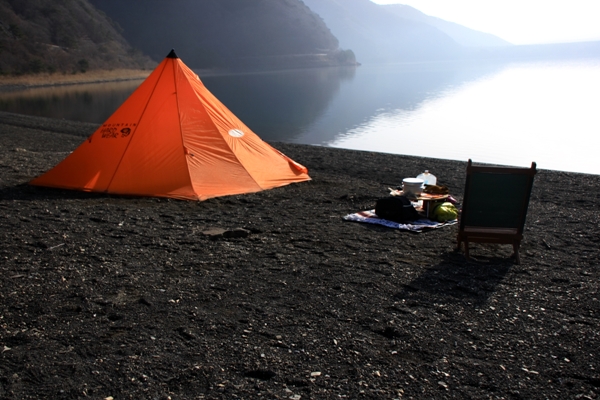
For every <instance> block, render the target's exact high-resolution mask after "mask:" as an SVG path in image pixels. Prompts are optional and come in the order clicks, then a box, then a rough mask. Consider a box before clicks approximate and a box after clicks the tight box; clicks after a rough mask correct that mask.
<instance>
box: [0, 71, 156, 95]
mask: <svg viewBox="0 0 600 400" xmlns="http://www.w3.org/2000/svg"><path fill="white" fill-rule="evenodd" d="M151 72H152V70H149V69H147V70H145V69H113V70H94V71H87V72H78V73H76V74H65V73H54V74H48V73H44V74H36V75H21V76H0V91H2V90H16V89H25V88H33V87H44V86H60V85H77V84H82V83H103V82H117V81H127V80H135V79H145V78H146V77H148V75H150V73H151Z"/></svg>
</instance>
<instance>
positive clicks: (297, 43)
mask: <svg viewBox="0 0 600 400" xmlns="http://www.w3.org/2000/svg"><path fill="white" fill-rule="evenodd" d="M91 2H92V3H93V4H94V5H95V6H96V7H97V8H99V9H100V10H102V11H104V12H105V13H106V14H107V15H109V16H110V18H112V19H113V20H114V21H116V22H117V23H118V24H119V25H120V26H121V27H122V29H123V36H124V37H125V38H126V39H127V40H128V41H129V43H131V44H132V45H133V46H135V47H137V48H140V49H142V50H143V51H144V52H145V53H146V54H148V55H150V56H151V57H152V58H153V59H154V60H157V61H158V60H162V59H163V58H164V57H165V56H166V55H167V53H168V52H169V50H170V49H171V48H174V49H175V50H176V51H177V54H178V55H179V56H180V57H181V58H182V60H184V61H185V63H186V64H187V65H189V66H190V67H192V68H213V67H215V68H218V67H220V68H236V67H237V68H253V67H287V66H307V65H311V66H314V65H331V64H339V63H340V60H341V61H344V57H348V58H350V61H351V62H352V61H353V60H352V54H351V53H349V52H340V50H339V48H338V40H337V39H336V38H335V37H334V36H333V35H332V33H331V32H330V30H329V28H328V27H327V26H326V25H325V23H324V22H323V20H322V19H321V18H319V17H318V16H317V15H316V14H315V13H313V12H312V11H311V10H310V9H309V8H308V7H306V6H305V5H304V4H303V3H302V2H301V1H299V0H202V1H198V0H169V1H165V0H91Z"/></svg>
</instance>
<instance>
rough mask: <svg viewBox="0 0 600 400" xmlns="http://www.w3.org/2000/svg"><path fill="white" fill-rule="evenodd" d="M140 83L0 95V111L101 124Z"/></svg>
mask: <svg viewBox="0 0 600 400" xmlns="http://www.w3.org/2000/svg"><path fill="white" fill-rule="evenodd" d="M141 82H142V81H141V80H133V81H125V82H110V83H94V84H81V85H65V86H56V87H41V88H32V89H26V90H19V91H11V92H0V110H2V111H8V112H13V113H17V114H26V115H35V116H38V117H50V118H62V119H66V120H71V121H81V122H95V123H98V124H101V123H102V122H104V121H105V120H106V119H108V117H110V116H111V115H112V113H113V112H114V111H115V110H116V109H117V108H118V107H119V105H120V104H121V103H123V102H124V101H125V99H127V97H129V95H130V94H131V93H132V92H133V91H134V90H135V89H136V88H137V87H138V86H139V84H140V83H141Z"/></svg>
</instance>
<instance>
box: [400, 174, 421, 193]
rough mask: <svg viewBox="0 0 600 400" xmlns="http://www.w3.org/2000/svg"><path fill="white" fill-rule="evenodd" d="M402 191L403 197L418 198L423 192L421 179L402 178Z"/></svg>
mask: <svg viewBox="0 0 600 400" xmlns="http://www.w3.org/2000/svg"><path fill="white" fill-rule="evenodd" d="M402 191H403V192H404V194H405V195H414V196H418V195H419V194H421V192H422V191H423V179H419V178H404V179H403V180H402Z"/></svg>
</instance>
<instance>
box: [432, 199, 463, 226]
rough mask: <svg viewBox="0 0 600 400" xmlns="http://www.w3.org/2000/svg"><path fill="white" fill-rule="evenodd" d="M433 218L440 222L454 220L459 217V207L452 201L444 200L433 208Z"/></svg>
mask: <svg viewBox="0 0 600 400" xmlns="http://www.w3.org/2000/svg"><path fill="white" fill-rule="evenodd" d="M433 218H434V219H435V220H436V221H438V222H447V221H452V220H455V219H457V218H458V209H457V208H456V207H455V206H454V204H452V203H450V202H447V201H446V202H444V203H442V204H440V205H439V206H437V207H436V208H435V210H433Z"/></svg>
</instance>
